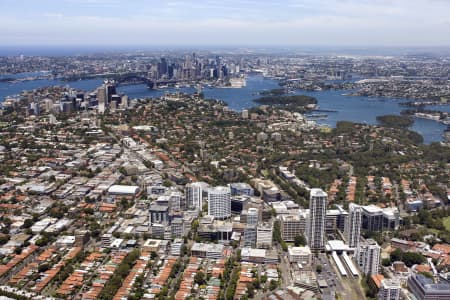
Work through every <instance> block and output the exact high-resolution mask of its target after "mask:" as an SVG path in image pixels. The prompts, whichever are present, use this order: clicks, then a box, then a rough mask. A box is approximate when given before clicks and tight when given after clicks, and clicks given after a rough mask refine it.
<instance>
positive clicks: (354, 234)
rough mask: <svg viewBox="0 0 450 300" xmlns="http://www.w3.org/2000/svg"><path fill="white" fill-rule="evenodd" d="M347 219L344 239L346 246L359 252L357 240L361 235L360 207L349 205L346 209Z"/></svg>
mask: <svg viewBox="0 0 450 300" xmlns="http://www.w3.org/2000/svg"><path fill="white" fill-rule="evenodd" d="M348 210H349V212H348V218H347V220H346V221H347V222H346V223H345V230H344V231H345V238H346V240H347V244H348V245H349V246H350V247H351V248H355V249H356V251H358V250H359V238H360V235H361V218H362V208H361V206H359V205H357V204H354V203H350V205H349V207H348Z"/></svg>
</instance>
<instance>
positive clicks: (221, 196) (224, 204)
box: [208, 186, 231, 219]
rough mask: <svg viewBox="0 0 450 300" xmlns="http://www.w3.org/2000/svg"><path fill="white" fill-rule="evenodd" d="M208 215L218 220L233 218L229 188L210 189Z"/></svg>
mask: <svg viewBox="0 0 450 300" xmlns="http://www.w3.org/2000/svg"><path fill="white" fill-rule="evenodd" d="M208 215H210V216H214V217H216V218H218V219H226V218H229V217H231V191H230V187H228V186H218V187H214V188H209V189H208Z"/></svg>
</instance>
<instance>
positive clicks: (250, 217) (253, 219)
mask: <svg viewBox="0 0 450 300" xmlns="http://www.w3.org/2000/svg"><path fill="white" fill-rule="evenodd" d="M258 219H259V211H258V209H257V208H254V207H250V208H249V209H248V213H247V225H248V226H256V225H258Z"/></svg>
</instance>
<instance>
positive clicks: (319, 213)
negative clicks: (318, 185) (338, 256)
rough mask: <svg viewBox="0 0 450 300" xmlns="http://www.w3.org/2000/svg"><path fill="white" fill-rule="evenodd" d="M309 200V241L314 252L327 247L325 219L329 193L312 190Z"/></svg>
mask: <svg viewBox="0 0 450 300" xmlns="http://www.w3.org/2000/svg"><path fill="white" fill-rule="evenodd" d="M310 195H311V196H310V199H309V218H308V222H307V228H306V229H307V230H306V231H307V239H308V244H309V247H310V248H311V249H312V250H322V249H324V246H325V217H326V213H327V211H326V209H327V197H328V195H327V193H325V192H324V191H323V190H322V189H311V191H310Z"/></svg>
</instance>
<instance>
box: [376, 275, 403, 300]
mask: <svg viewBox="0 0 450 300" xmlns="http://www.w3.org/2000/svg"><path fill="white" fill-rule="evenodd" d="M378 299H379V300H400V282H399V281H397V280H394V279H383V280H381V287H380V290H379V291H378Z"/></svg>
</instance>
